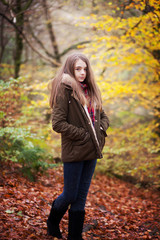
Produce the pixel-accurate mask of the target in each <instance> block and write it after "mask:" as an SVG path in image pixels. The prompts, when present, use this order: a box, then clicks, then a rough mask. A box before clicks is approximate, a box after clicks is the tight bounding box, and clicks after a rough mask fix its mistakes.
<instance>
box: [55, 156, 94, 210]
mask: <svg viewBox="0 0 160 240" xmlns="http://www.w3.org/2000/svg"><path fill="white" fill-rule="evenodd" d="M96 162H97V160H90V161H81V162H70V163H64V165H63V169H64V189H63V192H62V194H61V195H59V196H58V198H57V199H56V200H55V203H54V207H55V208H56V209H64V208H66V207H68V206H69V205H71V206H70V209H71V210H72V211H79V210H80V211H81V210H82V211H83V210H84V208H85V203H86V198H87V194H88V190H89V187H90V183H91V179H92V176H93V173H94V170H95V166H96Z"/></svg>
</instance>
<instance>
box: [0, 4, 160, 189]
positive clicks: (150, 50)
mask: <svg viewBox="0 0 160 240" xmlns="http://www.w3.org/2000/svg"><path fill="white" fill-rule="evenodd" d="M0 26H1V27H0V36H1V38H0V46H1V50H0V67H1V68H0V78H1V80H0V88H1V92H0V101H1V103H0V124H1V129H0V161H1V162H3V161H5V160H11V161H13V162H18V163H20V165H21V166H22V171H23V172H24V174H25V175H27V176H29V177H30V178H31V179H34V178H35V177H36V172H38V171H42V170H45V169H46V168H47V167H49V166H52V165H53V162H57V161H59V158H60V138H59V135H57V134H55V133H53V131H52V129H51V122H50V112H51V111H50V108H49V105H48V98H49V91H48V88H47V86H48V82H49V81H50V79H52V78H53V77H54V75H55V73H56V71H57V69H58V67H60V66H61V63H62V62H63V61H64V59H65V58H66V56H67V54H70V53H71V52H73V51H81V52H83V53H85V54H86V55H87V56H88V57H89V59H90V60H91V63H92V67H93V70H94V73H95V77H96V80H97V83H98V85H99V87H100V89H101V92H102V99H103V105H104V109H105V111H106V113H107V114H108V116H109V118H110V122H111V125H110V128H109V130H108V135H109V137H108V138H107V139H106V145H105V148H104V158H103V160H100V161H99V163H98V165H97V171H99V172H101V173H104V174H111V175H115V176H117V177H120V178H123V179H127V180H129V181H132V182H133V183H137V184H140V185H143V186H153V187H155V188H159V183H160V182H159V176H160V167H159V166H160V158H159V151H160V141H159V137H160V123H159V120H160V105H159V103H160V101H159V100H160V99H159V90H160V88H159V85H160V7H159V1H158V0H149V1H148V0H146V1H140V0H134V1H132V0H126V1H120V0H119V1H103V0H97V1H96V0H92V1H81V0H79V1H78V0H77V1H76V0H75V1H71V0H70V1H60V0H59V1H47V0H43V1H33V0H28V1H23V0H14V1H7V0H6V1H5V0H1V1H0ZM53 158H54V161H53Z"/></svg>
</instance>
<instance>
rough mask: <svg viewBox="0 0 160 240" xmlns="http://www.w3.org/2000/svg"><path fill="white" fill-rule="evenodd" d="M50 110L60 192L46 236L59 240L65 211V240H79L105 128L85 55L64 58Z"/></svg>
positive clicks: (52, 90) (105, 124)
mask: <svg viewBox="0 0 160 240" xmlns="http://www.w3.org/2000/svg"><path fill="white" fill-rule="evenodd" d="M50 106H51V108H52V109H53V111H52V127H53V130H54V131H56V132H58V133H61V140H62V154H61V157H62V161H63V166H64V168H63V169H64V189H63V192H62V194H61V195H60V196H58V197H57V199H55V200H54V201H53V203H52V208H51V212H50V215H49V217H48V220H47V229H48V234H49V235H52V236H54V237H57V238H59V239H61V238H62V235H61V232H60V229H59V223H60V220H61V219H62V217H63V215H64V214H65V212H66V211H67V209H68V207H69V227H68V240H82V239H83V238H82V229H83V222H84V216H85V203H86V197H87V194H88V190H89V186H90V183H91V178H92V175H93V172H94V169H95V166H96V161H97V158H102V153H101V151H102V149H103V146H104V143H105V137H106V136H107V134H106V130H107V129H108V127H109V120H108V117H107V116H106V114H105V113H104V111H103V110H102V101H101V95H100V91H99V89H98V87H97V85H96V83H95V80H94V76H93V73H92V70H91V66H90V63H89V60H88V59H87V58H86V56H85V55H83V54H81V53H75V54H71V55H70V56H68V58H67V59H66V62H65V64H64V65H63V67H62V68H61V69H60V71H59V72H58V74H57V76H56V77H55V78H54V79H53V81H52V83H51V96H50Z"/></svg>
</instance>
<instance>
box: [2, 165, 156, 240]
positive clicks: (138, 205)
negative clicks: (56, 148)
mask: <svg viewBox="0 0 160 240" xmlns="http://www.w3.org/2000/svg"><path fill="white" fill-rule="evenodd" d="M1 170H2V171H1V175H0V221H1V224H0V239H3V240H5V239H10V240H11V239H12V240H14V239H18V240H19V239H23V240H24V239H43V240H44V239H45V240H47V239H53V238H52V237H48V236H47V234H46V219H47V216H48V214H49V211H50V204H51V203H52V201H53V199H54V198H55V197H56V196H57V195H58V194H60V193H61V191H62V188H63V173H62V167H58V168H54V169H50V170H48V176H46V175H42V176H39V177H38V181H37V182H35V183H32V182H29V181H28V180H27V179H25V178H23V177H22V175H21V173H19V171H18V169H17V167H16V165H15V164H13V163H12V165H11V164H10V163H7V164H5V165H3V166H1ZM67 224H68V215H67V213H66V214H65V216H64V219H63V221H62V222H61V228H62V229H63V236H64V239H67ZM83 237H84V239H85V240H92V239H95V240H98V239H99V240H100V239H106V240H107V239H129V240H134V239H160V195H159V192H155V191H151V190H144V189H137V188H136V187H135V186H133V185H131V184H128V183H124V182H123V181H120V180H117V179H116V178H109V177H106V176H101V175H97V176H95V177H94V179H93V181H92V184H91V187H90V192H89V195H88V200H87V205H86V219H85V224H84V232H83Z"/></svg>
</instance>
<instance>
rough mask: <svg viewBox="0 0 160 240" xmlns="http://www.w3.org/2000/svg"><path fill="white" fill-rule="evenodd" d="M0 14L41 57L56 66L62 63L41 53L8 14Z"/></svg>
mask: <svg viewBox="0 0 160 240" xmlns="http://www.w3.org/2000/svg"><path fill="white" fill-rule="evenodd" d="M0 15H1V16H2V17H3V18H4V19H6V20H7V21H8V22H9V23H10V24H11V25H12V26H13V27H14V28H15V29H16V30H17V31H18V32H19V34H20V35H21V36H22V37H23V39H24V40H25V41H26V43H27V44H28V45H29V46H30V48H31V49H32V50H33V51H34V52H36V53H37V54H38V55H39V56H40V57H41V58H43V59H45V60H46V61H48V62H50V63H51V64H54V65H55V66H57V67H59V66H60V65H61V64H60V63H58V62H57V61H56V60H54V59H51V58H48V57H46V56H44V55H43V54H42V53H40V52H39V51H38V50H37V49H36V48H35V47H34V46H33V45H32V44H31V43H30V41H29V40H28V39H27V37H26V36H25V35H24V33H23V32H22V31H21V30H20V29H19V28H18V27H17V26H16V24H15V23H13V22H12V21H11V20H10V19H9V18H8V17H7V16H5V15H4V14H3V13H1V12H0Z"/></svg>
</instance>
